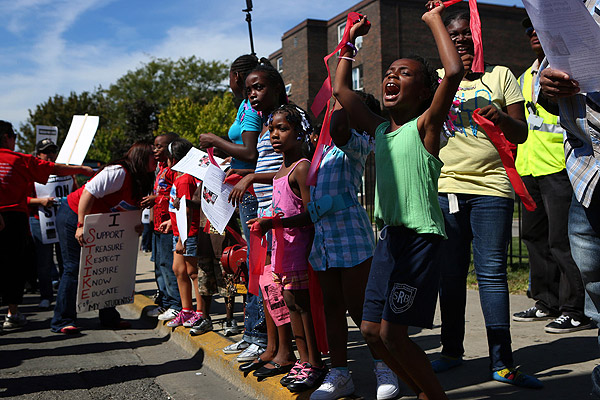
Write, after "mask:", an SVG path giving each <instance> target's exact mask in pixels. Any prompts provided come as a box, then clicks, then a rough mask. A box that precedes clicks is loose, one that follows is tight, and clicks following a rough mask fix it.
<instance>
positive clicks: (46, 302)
mask: <svg viewBox="0 0 600 400" xmlns="http://www.w3.org/2000/svg"><path fill="white" fill-rule="evenodd" d="M38 308H40V309H42V310H49V309H50V300H48V299H42V301H40V304H39V305H38Z"/></svg>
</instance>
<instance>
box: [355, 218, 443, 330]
mask: <svg viewBox="0 0 600 400" xmlns="http://www.w3.org/2000/svg"><path fill="white" fill-rule="evenodd" d="M381 236H382V237H383V238H381V237H380V239H379V242H378V243H377V247H376V248H375V254H374V255H373V262H372V264H371V272H370V273H369V281H368V283H367V289H366V291H365V304H364V307H363V320H365V321H369V322H376V323H380V322H381V320H382V319H384V320H386V321H388V322H392V323H395V324H400V325H406V326H418V327H422V328H431V327H432V325H433V316H434V314H435V305H436V302H437V294H438V290H439V282H440V270H441V266H440V264H439V262H438V259H437V250H438V248H439V244H440V241H441V240H442V237H441V236H438V235H434V234H418V233H416V232H415V231H413V230H412V229H408V228H405V227H403V226H388V227H385V228H384V230H383V231H382V234H381Z"/></svg>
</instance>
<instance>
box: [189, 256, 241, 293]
mask: <svg viewBox="0 0 600 400" xmlns="http://www.w3.org/2000/svg"><path fill="white" fill-rule="evenodd" d="M198 289H199V291H200V295H201V296H212V295H213V294H219V295H221V296H223V297H230V296H235V295H236V294H237V291H236V289H235V285H229V284H228V283H227V280H226V279H225V275H224V271H223V267H222V266H221V263H220V262H218V261H217V260H214V259H212V258H201V259H199V260H198Z"/></svg>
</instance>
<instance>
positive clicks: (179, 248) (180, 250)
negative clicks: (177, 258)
mask: <svg viewBox="0 0 600 400" xmlns="http://www.w3.org/2000/svg"><path fill="white" fill-rule="evenodd" d="M175 253H177V254H183V253H185V246H184V245H183V243H182V242H181V238H179V240H178V241H177V244H176V245H175Z"/></svg>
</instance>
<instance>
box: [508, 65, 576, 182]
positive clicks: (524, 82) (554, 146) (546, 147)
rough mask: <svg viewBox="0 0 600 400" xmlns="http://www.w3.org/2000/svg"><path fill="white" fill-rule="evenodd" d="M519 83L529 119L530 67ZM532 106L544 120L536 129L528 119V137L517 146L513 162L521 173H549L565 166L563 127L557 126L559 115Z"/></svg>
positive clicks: (531, 79)
mask: <svg viewBox="0 0 600 400" xmlns="http://www.w3.org/2000/svg"><path fill="white" fill-rule="evenodd" d="M519 85H520V86H521V92H523V97H525V117H526V118H527V120H528V121H529V108H528V107H527V104H528V103H529V104H533V103H532V102H533V100H532V99H533V89H532V88H533V75H532V74H531V67H529V69H527V71H525V72H524V73H523V75H521V76H520V77H519ZM534 107H535V110H536V115H538V116H539V117H541V118H542V119H543V123H542V124H541V126H539V127H535V129H534V126H533V125H532V124H530V123H527V127H528V131H529V132H528V136H527V140H526V141H525V143H523V144H520V145H518V147H517V160H516V163H515V164H516V167H517V172H518V173H519V175H521V176H525V175H533V176H542V175H550V174H554V173H556V172H560V171H562V170H563V169H565V151H564V147H563V133H564V130H563V129H562V128H561V127H560V124H559V121H558V116H556V115H553V114H550V113H549V112H548V111H546V110H545V109H544V108H543V107H542V106H541V105H539V104H535V105H534Z"/></svg>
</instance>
